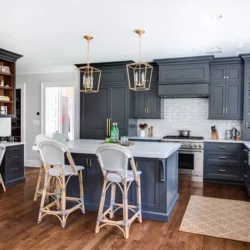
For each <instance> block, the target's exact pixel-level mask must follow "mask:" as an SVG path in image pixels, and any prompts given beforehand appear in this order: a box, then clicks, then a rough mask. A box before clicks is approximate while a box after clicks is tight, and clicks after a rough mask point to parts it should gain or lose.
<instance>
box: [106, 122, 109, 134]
mask: <svg viewBox="0 0 250 250" xmlns="http://www.w3.org/2000/svg"><path fill="white" fill-rule="evenodd" d="M106 128H107V131H106V134H107V136H108V135H109V119H106Z"/></svg>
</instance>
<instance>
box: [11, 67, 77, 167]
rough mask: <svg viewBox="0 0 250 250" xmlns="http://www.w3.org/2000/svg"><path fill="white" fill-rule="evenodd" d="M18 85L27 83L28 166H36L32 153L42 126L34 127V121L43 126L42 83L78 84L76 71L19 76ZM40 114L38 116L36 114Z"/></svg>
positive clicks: (36, 157) (35, 156) (26, 157)
mask: <svg viewBox="0 0 250 250" xmlns="http://www.w3.org/2000/svg"><path fill="white" fill-rule="evenodd" d="M16 81H17V84H19V83H26V145H25V146H26V155H25V159H26V164H25V165H26V166H35V165H37V163H38V156H37V153H36V152H34V151H32V146H33V144H34V140H35V137H36V135H38V134H40V133H41V125H33V120H39V121H40V124H41V83H42V82H43V83H46V82H65V81H69V82H72V81H76V82H78V75H76V72H75V71H70V72H56V73H40V74H19V75H17V79H16ZM37 112H40V115H39V116H38V115H37V114H36V113H37Z"/></svg>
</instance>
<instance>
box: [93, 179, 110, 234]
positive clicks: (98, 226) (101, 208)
mask: <svg viewBox="0 0 250 250" xmlns="http://www.w3.org/2000/svg"><path fill="white" fill-rule="evenodd" d="M106 185H107V180H106V179H104V182H103V187H102V197H101V201H100V206H99V211H98V217H97V222H96V227H95V233H99V230H100V222H101V221H102V213H103V208H104V203H105V197H106Z"/></svg>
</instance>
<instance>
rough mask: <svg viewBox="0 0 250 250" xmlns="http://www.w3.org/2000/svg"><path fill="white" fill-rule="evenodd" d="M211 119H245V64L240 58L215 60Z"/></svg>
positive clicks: (211, 73) (211, 94)
mask: <svg viewBox="0 0 250 250" xmlns="http://www.w3.org/2000/svg"><path fill="white" fill-rule="evenodd" d="M210 79H211V82H210V91H209V92H210V94H209V119H215V120H216V119H217V120H242V119H243V64H242V60H241V59H240V58H238V57H237V58H234V57H233V58H225V59H214V61H213V62H212V63H211V70H210Z"/></svg>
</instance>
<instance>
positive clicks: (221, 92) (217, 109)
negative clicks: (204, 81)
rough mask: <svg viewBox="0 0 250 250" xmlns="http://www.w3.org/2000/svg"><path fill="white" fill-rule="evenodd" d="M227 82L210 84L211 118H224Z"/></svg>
mask: <svg viewBox="0 0 250 250" xmlns="http://www.w3.org/2000/svg"><path fill="white" fill-rule="evenodd" d="M224 99H225V84H220V83H218V84H214V83H213V84H211V86H210V99H209V101H210V118H222V117H223V116H224V112H223V108H224V104H225V100H224Z"/></svg>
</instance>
